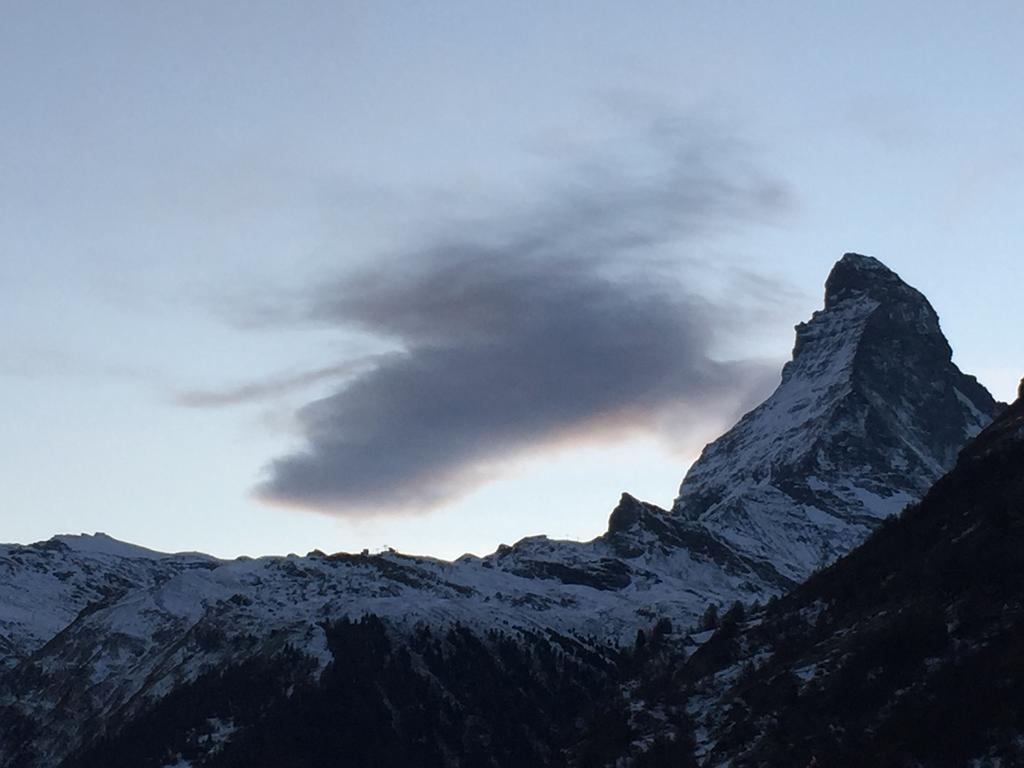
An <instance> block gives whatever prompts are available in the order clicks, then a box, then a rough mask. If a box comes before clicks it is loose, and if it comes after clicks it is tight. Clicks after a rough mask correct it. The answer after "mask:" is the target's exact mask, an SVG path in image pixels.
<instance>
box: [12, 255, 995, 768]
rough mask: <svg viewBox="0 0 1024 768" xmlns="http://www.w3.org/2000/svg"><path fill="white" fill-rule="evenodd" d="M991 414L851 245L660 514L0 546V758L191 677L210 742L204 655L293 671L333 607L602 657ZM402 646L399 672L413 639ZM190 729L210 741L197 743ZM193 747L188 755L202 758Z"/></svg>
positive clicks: (896, 479) (761, 590)
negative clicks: (226, 553)
mask: <svg viewBox="0 0 1024 768" xmlns="http://www.w3.org/2000/svg"><path fill="white" fill-rule="evenodd" d="M997 411H998V406H997V404H996V403H995V402H994V401H993V400H992V398H991V397H990V396H989V395H988V393H987V392H986V391H985V390H984V389H983V388H982V387H981V386H980V385H979V384H978V383H977V382H976V381H975V380H974V379H973V378H971V377H968V376H965V375H963V374H962V373H960V371H959V370H958V369H957V368H956V367H955V366H954V365H953V364H952V362H951V358H950V350H949V345H948V344H947V343H946V341H945V339H944V337H943V336H942V333H941V331H940V329H939V326H938V320H937V317H936V315H935V312H934V310H932V308H931V306H930V305H929V304H928V302H927V301H926V300H925V299H924V297H923V296H921V294H920V293H918V292H917V291H915V290H914V289H913V288H910V287H909V286H907V285H906V284H905V283H903V282H902V281H901V280H900V279H899V277H897V276H896V275H895V274H894V273H893V272H891V271H890V270H888V269H887V268H885V267H884V266H883V265H881V264H880V263H879V262H877V261H875V260H874V259H870V258H868V257H864V256H857V255H852V254H850V255H847V256H845V257H844V258H843V259H842V260H841V261H840V262H839V263H838V264H837V265H836V266H835V268H834V269H833V271H832V274H831V275H830V276H829V279H828V282H827V284H826V297H825V307H824V309H823V310H821V311H819V312H816V313H815V314H814V317H813V318H812V319H811V320H810V321H809V322H808V323H806V324H801V325H800V326H798V327H797V343H796V347H795V349H794V355H793V360H792V361H791V362H790V363H788V364H787V365H786V367H785V369H784V370H783V376H782V382H781V384H780V385H779V388H778V390H777V391H776V392H775V394H773V395H772V397H771V398H769V400H767V401H766V402H765V403H764V404H762V405H761V406H760V407H758V408H757V409H755V410H754V411H752V412H751V413H750V414H748V415H747V416H745V417H744V418H743V419H742V420H741V421H740V422H739V424H737V425H736V427H734V428H733V429H732V430H731V431H730V432H728V433H727V434H726V435H724V436H723V437H722V438H720V439H719V440H718V441H716V442H714V443H712V444H711V445H709V446H708V447H707V448H706V449H705V451H704V454H703V455H702V457H701V459H700V460H699V461H698V462H697V463H696V464H694V466H693V468H692V469H691V471H690V473H689V474H688V475H687V477H686V479H685V480H684V482H683V485H682V489H681V492H680V496H679V499H678V501H677V503H676V505H675V507H674V508H673V510H672V511H666V510H662V509H659V508H658V507H656V506H654V505H651V504H647V503H644V502H641V501H638V500H636V499H634V498H632V497H630V496H628V495H623V497H622V499H621V501H620V503H619V505H618V506H617V507H616V509H615V511H614V512H613V513H612V515H611V517H610V519H609V526H608V531H607V532H606V533H605V534H604V535H602V536H600V537H598V538H596V539H594V540H593V541H591V542H585V543H579V542H566V541H555V540H550V539H547V538H546V537H542V536H541V537H531V538H528V539H524V540H522V541H520V542H519V543H517V544H515V545H514V546H512V547H501V548H499V549H498V551H496V552H495V553H493V554H491V555H488V556H486V557H482V558H478V557H473V556H466V557H463V558H460V559H459V560H457V561H455V562H444V561H439V560H434V559H431V558H425V557H411V556H406V555H402V554H399V553H397V552H386V553H383V554H379V555H369V554H363V555H347V554H338V555H330V556H328V555H324V554H322V553H318V552H315V553H311V554H310V555H308V556H306V557H287V558H279V557H278V558H260V559H255V560H253V559H248V558H243V559H239V560H235V561H230V562H225V561H218V560H214V559H212V558H206V557H203V556H199V555H191V554H186V555H162V554H160V553H153V552H151V551H149V550H143V549H141V548H136V547H132V546H131V545H125V544H121V543H119V542H114V541H113V540H111V539H109V538H107V537H98V536H97V537H57V538H56V539H53V540H51V541H50V542H45V543H42V544H36V545H31V546H27V547H21V546H8V547H3V548H0V569H3V572H4V573H5V580H4V583H3V584H0V654H3V655H4V656H5V658H6V659H7V660H6V662H5V664H6V667H7V670H6V672H3V671H2V668H0V766H18V768H21V767H22V766H27V767H29V768H31V767H32V766H43V765H46V766H50V765H61V764H62V761H63V760H67V761H68V762H67V763H66V764H67V765H69V766H70V765H78V764H82V765H86V764H90V765H91V764H93V763H90V762H88V760H86V758H85V757H81V756H82V755H87V754H91V755H92V757H89V759H90V760H91V759H93V758H94V757H95V759H96V760H99V759H100V758H101V757H102V755H100V757H96V754H98V753H96V750H97V749H100V747H97V746H96V745H97V744H99V743H102V744H106V743H107V742H104V741H102V740H103V739H113V740H114V741H116V740H117V739H118V738H121V737H119V735H118V734H124V733H128V732H129V730H130V728H131V727H132V724H133V723H134V724H138V723H144V722H147V721H146V720H145V718H146V717H148V716H149V714H148V713H152V712H153V711H155V708H157V707H159V706H162V704H161V702H166V701H171V702H173V701H176V699H175V698H174V696H186V693H182V692H189V691H195V690H199V689H201V690H206V691H207V694H208V697H212V698H211V699H210V701H208V702H204V701H200V702H198V703H196V702H192V701H191V699H190V704H189V706H190V707H191V708H192V709H195V707H199V708H200V709H199V710H197V711H199V712H203V711H206V712H207V716H206V718H205V720H202V722H206V723H207V724H208V725H209V727H207V726H205V725H202V724H201V723H200V724H199V725H194V726H190V727H193V728H194V729H198V730H195V732H194V733H193V734H192V736H190V737H189V738H191V739H192V741H190V742H189V743H188V744H189V745H190V746H188V749H189V750H192V751H191V752H190V753H189V754H193V753H194V754H198V755H200V756H202V755H204V754H205V755H206V758H209V759H211V760H212V759H213V755H214V752H215V751H217V753H218V754H219V750H220V749H221V746H222V745H223V744H227V743H233V742H232V739H233V738H235V737H234V736H233V735H232V734H234V733H235V731H236V730H238V729H242V730H244V728H243V726H242V725H241V724H240V723H239V722H235V721H232V722H233V723H234V724H231V723H228V721H227V720H225V719H224V717H225V716H224V715H223V713H222V712H221V709H220V708H219V707H221V705H222V704H223V701H222V700H221V699H220V698H216V697H215V696H213V694H212V693H210V691H213V690H218V691H219V690H221V689H220V688H218V687H217V686H221V685H223V680H224V674H225V670H231V669H238V668H241V667H242V666H244V665H245V664H250V663H256V662H257V661H258V662H260V663H263V664H271V665H273V664H275V663H277V661H275V660H281V659H286V658H287V659H292V658H293V657H294V655H295V654H298V655H299V656H301V657H302V658H303V659H305V660H306V662H304V663H305V664H306V666H305V667H303V669H304V670H305V672H303V675H304V676H305V679H306V680H307V682H309V684H310V685H313V684H315V683H316V681H317V680H320V679H322V678H323V675H325V674H329V670H331V669H333V668H334V665H336V664H338V663H339V662H340V659H339V656H338V650H337V643H338V642H340V641H339V640H338V639H337V638H338V634H337V633H338V632H339V631H342V630H338V629H337V627H338V626H339V622H344V621H355V620H359V619H360V618H361V617H367V616H374V617H379V618H380V619H381V620H382V621H383V626H384V627H386V636H387V637H388V638H389V640H388V642H390V643H392V644H393V645H396V646H400V647H406V646H407V645H409V643H412V640H411V638H416V637H418V636H419V635H418V633H420V632H422V631H423V630H424V628H431V629H432V630H435V631H448V629H450V628H452V627H457V628H461V629H464V630H466V631H468V632H470V633H473V635H474V636H479V637H481V638H483V637H488V638H490V639H489V640H487V642H488V643H491V644H492V646H493V647H495V648H497V647H499V646H500V647H502V648H505V649H506V651H505V652H506V653H507V654H510V655H509V658H508V659H506V660H505V663H506V664H507V666H506V667H505V668H503V669H504V670H505V671H504V672H502V673H501V674H506V673H508V674H511V673H509V672H508V670H509V669H512V668H513V667H514V668H516V669H519V670H520V672H518V673H516V674H522V671H521V670H522V669H523V667H522V664H525V663H526V662H525V661H523V660H522V659H518V660H517V657H516V653H518V652H516V651H514V650H508V648H509V646H508V645H507V642H506V641H508V642H512V644H513V645H514V644H515V643H521V644H522V643H527V642H529V644H530V645H529V647H530V648H531V649H532V650H530V651H529V653H528V654H527V655H529V656H530V658H535V657H536V655H537V654H541V656H544V657H545V658H546V655H547V654H552V656H551V658H554V659H560V660H561V661H558V662H557V663H556V664H554V666H550V665H549V666H546V667H545V675H547V676H549V677H551V679H552V680H557V679H560V677H559V675H561V674H562V673H561V672H560V671H559V670H563V669H565V668H567V667H563V666H559V665H565V664H570V663H571V665H573V667H572V668H573V669H575V670H576V671H577V672H580V673H581V674H583V672H581V670H583V669H584V668H586V669H590V670H594V669H598V668H601V665H603V664H606V663H609V662H608V659H609V654H611V653H613V650H614V649H615V648H618V647H622V646H625V645H629V644H631V643H632V642H633V641H634V639H635V638H636V636H637V631H638V630H645V631H649V630H650V629H651V628H652V627H653V626H655V625H658V626H661V627H662V629H661V630H660V631H661V632H662V634H664V633H665V632H671V631H672V630H671V629H666V627H668V628H675V629H676V630H677V631H678V630H680V629H682V628H686V627H690V626H693V625H694V623H695V622H696V621H697V619H698V617H700V615H701V614H702V613H703V612H704V611H705V609H706V608H707V606H708V605H709V604H715V605H727V604H730V603H732V602H734V601H737V600H738V601H741V602H753V601H754V600H757V599H766V598H768V597H771V596H774V595H778V594H781V593H782V592H783V591H785V590H786V589H788V588H789V587H790V586H792V585H793V584H795V583H796V582H798V581H800V580H802V579H803V578H805V577H806V576H807V575H808V574H809V573H810V572H811V571H812V570H813V569H815V568H817V567H819V566H821V565H824V564H826V563H828V562H831V561H832V560H834V559H835V558H836V557H838V556H840V555H842V554H843V553H845V552H847V551H849V550H850V549H852V548H853V547H854V546H856V545H857V544H858V543H859V542H860V541H861V540H862V539H863V538H864V537H865V536H866V535H867V534H868V533H869V532H870V531H871V530H872V529H873V528H874V527H876V526H877V525H878V524H879V523H880V522H881V520H882V519H883V518H884V517H885V516H886V515H888V514H890V513H893V512H897V511H899V509H900V508H901V507H902V506H903V505H904V504H906V503H907V502H911V501H916V500H918V499H919V498H920V497H921V496H922V495H923V493H924V492H925V491H926V490H927V488H928V487H929V486H930V485H931V484H932V483H933V482H934V481H935V480H936V479H937V478H938V477H939V476H940V475H941V474H942V473H943V472H944V471H945V470H946V469H948V468H949V467H950V466H951V465H952V463H953V461H954V459H955V457H956V453H957V451H958V450H959V449H960V447H961V446H962V445H963V444H964V442H966V440H967V439H968V438H969V437H971V436H972V435H974V434H976V433H977V432H978V431H980V430H981V429H982V428H983V427H984V426H985V425H986V424H987V423H988V421H989V420H991V418H992V417H993V416H994V415H995V413H996V412H997ZM666 620H667V621H666ZM346 626H348V625H346ZM344 631H345V632H347V631H349V630H344ZM495 633H498V634H495ZM499 635H500V636H499ZM508 638H512V640H508ZM527 639H529V641H528V640H527ZM446 642H447V643H448V646H447V647H456V646H457V647H459V648H461V649H462V651H461V652H466V651H465V647H464V646H462V645H459V643H457V642H455V641H451V640H449V641H446ZM503 643H504V645H503ZM409 647H412V646H409ZM523 647H526V646H523ZM538 649H546V650H538ZM411 652H412V653H413V654H414V655H413V656H412V657H411V658H412V659H413V661H411V662H409V663H410V664H411V665H412V666H411V667H410V669H411V670H413V671H410V672H408V674H409V675H413V676H414V677H415V675H419V674H420V673H421V672H422V669H423V668H424V665H426V666H429V660H430V658H433V657H432V656H431V655H430V653H427V652H426V651H420V650H416V649H415V648H414V649H413V651H411ZM424 654H426V655H424ZM281 663H284V662H281ZM403 663H404V662H403ZM530 663H533V662H530ZM553 663H554V662H553ZM517 665H518V666H517ZM416 670H419V671H416ZM414 673H415V674H414ZM495 674H497V673H495ZM410 679H411V678H410ZM416 679H417V680H420V678H419V677H417V678H416ZM444 679H447V678H445V676H444V675H442V674H441V673H440V672H438V670H436V669H435V670H432V671H431V673H430V674H429V675H425V676H424V677H423V680H420V682H417V683H416V685H420V684H422V685H425V686H427V687H431V686H433V687H434V688H437V687H438V686H440V689H441V692H440V693H439V694H438V695H441V696H442V698H445V700H447V701H451V700H458V699H459V695H458V694H456V693H453V692H452V691H451V690H447V689H446V688H445V685H447V683H443V682H439V681H443V680H444ZM545 679H548V678H545ZM295 684H296V683H295V681H294V680H292V681H291V682H290V683H288V686H289V690H290V689H291V688H290V686H294V685H295ZM410 684H412V683H410ZM552 684H553V685H554V684H555V683H552ZM220 695H221V694H217V696H220ZM353 695H354V694H353ZM466 695H468V694H466ZM187 696H190V697H195V696H198V694H194V693H188V694H187ZM200 698H201V697H200ZM214 699H216V701H217V702H219V703H217V704H216V706H215V704H214V703H211V702H213V700H214ZM385 705H386V706H385ZM168 706H169V705H168ZM175 706H177V705H175ZM382 706H385V708H386V709H389V711H396V710H395V708H396V707H397V706H398V704H397V703H396V702H395V701H392V700H390V699H389V700H387V701H386V702H385V703H384V704H382ZM202 707H207V708H208V710H203V709H202ZM228 710H230V708H228ZM175 711H177V710H175ZM226 711H227V710H226ZM194 714H195V713H194V712H193V715H194ZM191 716H192V715H190V717H191ZM258 716H259V717H262V716H263V715H258ZM252 717H257V715H252ZM459 719H460V718H455V720H459ZM190 722H191V721H190ZM253 722H254V721H253ZM249 725H250V726H251V725H252V723H251V722H250V723H249ZM139 727H140V728H141V727H142V726H141V725H139ZM446 727H448V726H446ZM203 729H205V730H203ZM143 730H145V729H143ZM239 732H241V731H239ZM250 735H251V734H250ZM179 736H180V734H179ZM125 738H127V737H125ZM168 738H171V737H170V736H168ZM174 738H178V737H177V736H175V737H174ZM182 738H184V737H182ZM238 738H243V737H241V736H240V737H238ZM245 738H249V737H245ZM488 738H498V737H497V736H496V735H494V734H491V735H490V736H488ZM97 739H99V740H100V741H99V742H97V741H96V740H97ZM203 739H207V740H212V741H209V743H211V744H213V743H216V744H217V745H221V746H217V749H216V750H214V749H213V747H210V749H209V750H207V752H203V750H202V749H199V748H198V747H196V744H197V743H199V742H202V743H207V742H203V741H202V740H203ZM197 740H198V741H197ZM456 741H457V740H456ZM111 743H113V742H111ZM132 743H133V744H134V743H135V742H134V741H133V742H132ZM445 743H446V746H445V747H444V749H443V750H441V752H442V753H444V754H447V752H446V751H445V750H449V751H450V750H451V749H454V747H452V746H451V744H448V742H445ZM453 743H454V742H453ZM125 748H127V747H125ZM133 748H134V747H133ZM89 749H92V750H93V752H92V753H89ZM103 749H108V750H109V749H113V747H110V746H109V745H108V746H106V747H103ZM153 749H154V750H155V751H153V752H152V753H151V754H150V753H147V754H149V755H150V757H149V758H147V761H148V762H146V764H152V765H154V766H162V765H164V764H165V763H163V762H160V760H166V764H167V765H173V764H175V760H176V759H177V758H176V757H175V755H176V754H178V753H182V750H183V749H185V746H182V744H179V743H178V742H174V744H171V743H170V742H168V744H164V745H157V746H154V747H153ZM83 750H84V751H83ZM159 750H164V751H163V752H160V751H159ZM175 750H177V752H176V751H175ZM197 750H198V751H197ZM101 751H102V750H101ZM225 754H226V753H225ZM538 754H540V753H538ZM76 755H78V756H79V757H81V759H82V760H85V762H82V763H76V762H75V760H76V759H78V758H76V757H75V756H76ZM206 758H202V757H201V758H189V759H200V762H197V763H195V764H196V765H200V764H203V765H206V764H209V765H213V763H212V762H208V761H207V760H206ZM181 759H182V760H184V758H181ZM439 759H440V758H439ZM538 759H539V758H538ZM125 760H126V762H125V764H138V765H141V764H142V763H141V762H138V761H136V763H131V761H127V758H126V759H125ZM98 764H103V763H98ZM182 764H183V765H188V764H189V763H187V762H186V763H182ZM225 764H229V763H225ZM440 764H447V763H444V762H443V761H442V763H440ZM452 764H455V763H452Z"/></svg>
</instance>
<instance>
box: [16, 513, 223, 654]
mask: <svg viewBox="0 0 1024 768" xmlns="http://www.w3.org/2000/svg"><path fill="white" fill-rule="evenodd" d="M216 564H217V561H216V560H214V558H212V557H209V556H207V555H199V554H183V555H174V556H171V555H165V554H163V553H160V552H154V551H152V550H149V549H145V548H143V547H137V546H134V545H132V544H126V543H124V542H120V541H117V540H116V539H113V538H111V537H110V536H106V535H104V534H101V533H100V534H96V535H93V536H86V535H83V536H55V537H54V538H52V539H50V540H49V541H45V542H40V543H38V544H30V545H27V546H22V545H18V544H0V669H3V668H5V667H7V668H10V667H13V666H15V665H17V663H18V662H19V661H21V660H22V659H25V658H26V657H28V656H30V655H31V654H32V653H33V652H35V651H36V650H38V649H39V648H40V647H42V646H43V644H45V643H46V642H47V641H48V640H50V638H52V637H53V636H54V635H56V634H57V633H58V632H60V631H61V630H62V629H64V628H65V627H67V626H68V625H69V624H70V623H71V622H72V621H73V620H74V619H75V617H76V616H77V615H78V614H79V613H80V612H81V611H83V610H84V609H85V608H87V607H93V608H95V607H97V606H99V605H102V604H104V603H110V602H113V601H115V600H116V599H117V598H119V597H121V596H122V595H124V594H125V593H126V592H128V591H130V590H138V589H145V588H149V587H153V586H156V585H158V584H160V583H161V582H163V581H166V580H167V579H169V578H171V577H172V576H174V575H175V574H177V573H180V572H182V571H186V570H191V569H193V568H212V567H214V566H215V565H216Z"/></svg>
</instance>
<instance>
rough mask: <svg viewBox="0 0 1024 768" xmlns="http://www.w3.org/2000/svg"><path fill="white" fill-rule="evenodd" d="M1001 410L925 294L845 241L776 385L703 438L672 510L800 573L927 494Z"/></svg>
mask: <svg viewBox="0 0 1024 768" xmlns="http://www.w3.org/2000/svg"><path fill="white" fill-rule="evenodd" d="M998 410H999V408H998V406H997V405H996V403H995V401H994V400H993V399H992V397H991V395H990V394H989V393H988V392H987V391H986V390H985V389H984V387H982V386H981V385H980V384H978V382H977V380H976V379H974V377H971V376H965V375H964V374H963V373H961V372H960V370H959V369H958V368H957V367H956V366H955V365H954V364H953V362H952V350H951V349H950V347H949V343H948V342H947V341H946V338H945V336H943V334H942V330H941V328H940V326H939V318H938V315H937V314H936V312H935V310H934V309H933V308H932V306H931V304H929V302H928V300H927V299H926V298H925V297H924V295H922V294H921V293H920V292H919V291H917V290H916V289H914V288H912V287H911V286H910V285H908V284H907V283H905V282H904V281H903V280H902V279H901V278H900V277H899V275H897V274H896V273H895V272H893V271H892V270H890V269H889V268H888V267H886V266H885V265H884V264H882V262H880V261H878V260H877V259H874V258H872V257H870V256H864V255H861V254H855V253H848V254H846V255H845V256H843V258H842V259H840V260H839V261H838V262H837V263H836V265H835V266H834V267H833V268H832V271H831V273H830V274H829V276H828V279H827V281H826V283H825V306H824V309H822V310H819V311H817V312H815V313H814V314H813V316H812V317H811V319H810V320H809V321H808V322H805V323H800V324H799V325H797V326H796V343H795V345H794V348H793V359H792V360H791V361H790V362H788V363H787V364H786V365H785V367H784V368H783V371H782V382H781V383H780V385H779V387H778V389H777V390H776V391H775V393H774V394H772V396H771V397H770V398H768V400H766V401H765V402H764V403H762V404H761V405H760V406H758V407H757V408H755V409H754V410H753V411H751V412H750V413H748V414H747V415H746V416H744V417H743V419H742V420H741V421H740V422H739V424H737V425H736V426H735V427H733V428H732V429H731V430H730V431H729V432H727V433H726V434H725V435H723V436H722V437H721V438H719V439H718V440H716V441H715V442H713V443H711V444H710V445H708V446H707V447H706V448H705V449H704V452H703V453H702V454H701V457H700V459H698V461H697V462H696V463H694V465H693V466H692V467H691V468H690V471H689V473H687V476H686V478H685V480H684V481H683V484H682V486H681V488H680V493H679V497H678V498H677V500H676V503H675V506H674V511H675V513H676V514H677V515H679V516H681V517H682V518H683V519H685V520H688V521H691V522H693V523H698V524H700V525H702V526H704V527H705V528H707V529H708V530H709V531H711V532H712V533H713V534H714V535H715V536H717V537H718V538H720V539H724V540H726V541H728V542H729V543H730V545H731V546H733V548H734V549H736V550H737V551H738V552H740V553H741V554H745V555H749V556H752V557H753V558H755V559H757V560H761V561H763V562H766V563H770V564H771V565H772V567H774V568H777V569H779V571H780V575H782V576H783V577H785V578H788V579H791V580H792V581H800V580H802V579H804V578H806V576H807V575H808V574H809V573H810V572H811V571H812V570H814V569H815V568H818V567H821V566H823V565H826V564H827V563H829V562H831V561H832V560H834V559H835V558H836V557H838V556H839V555H841V554H843V553H845V552H847V551H849V550H850V549H851V548H852V547H853V546H855V545H856V544H858V543H859V542H860V541H862V540H863V538H864V537H865V536H866V535H867V533H868V532H870V530H872V529H873V528H874V527H875V525H877V524H878V522H879V521H881V520H882V519H884V518H885V517H886V516H888V515H890V514H894V513H896V512H899V511H900V509H902V507H903V506H904V505H906V504H907V503H909V502H912V501H916V500H918V499H919V498H921V496H922V495H923V494H924V492H925V491H926V490H927V489H928V488H929V487H930V486H931V485H932V483H934V482H935V480H937V479H938V478H939V477H940V476H941V475H942V474H944V473H945V472H946V471H947V470H949V469H950V468H951V467H952V466H953V464H954V462H955V461H956V456H957V453H958V452H959V450H960V448H961V447H962V446H963V445H964V443H965V442H966V441H967V440H968V439H969V438H971V437H973V436H975V435H976V434H978V432H980V431H981V430H982V429H983V428H984V427H985V426H987V425H988V423H989V422H990V421H991V420H992V418H993V416H995V414H996V413H997V412H998Z"/></svg>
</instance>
